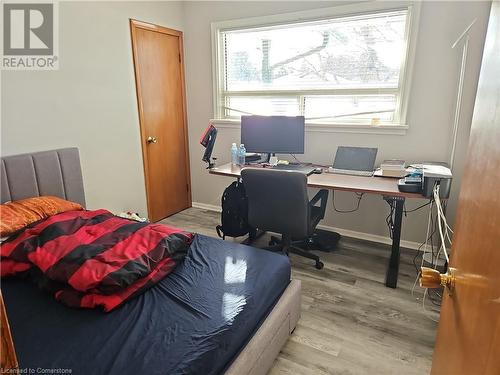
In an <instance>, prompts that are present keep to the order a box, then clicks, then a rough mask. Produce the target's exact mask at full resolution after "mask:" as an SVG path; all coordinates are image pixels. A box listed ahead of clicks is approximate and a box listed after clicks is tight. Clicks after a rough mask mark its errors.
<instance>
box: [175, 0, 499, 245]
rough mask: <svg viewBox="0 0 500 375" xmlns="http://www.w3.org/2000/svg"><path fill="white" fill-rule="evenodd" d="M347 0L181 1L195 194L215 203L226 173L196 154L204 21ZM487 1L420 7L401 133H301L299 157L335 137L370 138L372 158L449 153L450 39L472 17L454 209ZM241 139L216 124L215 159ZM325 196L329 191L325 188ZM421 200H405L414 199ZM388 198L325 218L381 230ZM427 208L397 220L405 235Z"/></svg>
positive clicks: (321, 159) (203, 121)
mask: <svg viewBox="0 0 500 375" xmlns="http://www.w3.org/2000/svg"><path fill="white" fill-rule="evenodd" d="M336 4H345V2H338V3H335V2H244V3H242V2H238V3H237V5H236V3H234V2H189V3H186V4H185V8H184V12H185V13H184V14H185V18H184V24H185V51H186V80H187V97H188V121H189V132H190V140H191V142H190V150H191V174H192V180H193V184H192V186H193V201H194V202H200V203H204V204H210V205H219V204H220V195H221V193H222V191H223V189H224V188H225V186H227V185H228V184H229V182H230V180H229V179H228V178H224V177H218V176H210V175H208V173H207V171H206V170H205V169H204V168H205V166H204V165H203V164H202V163H201V162H200V159H201V156H202V152H203V150H202V148H201V146H200V145H199V144H198V137H199V135H200V134H201V132H202V131H203V129H204V128H205V127H206V125H207V121H208V119H210V118H212V117H213V107H212V101H213V98H212V61H211V56H212V55H211V42H210V24H211V22H214V21H221V20H228V19H236V18H245V17H252V16H260V15H269V14H279V13H285V12H293V11H297V10H301V9H311V8H321V7H328V6H334V5H336ZM489 7H490V4H489V3H487V2H456V3H452V2H425V3H423V4H422V7H421V15H420V25H419V35H418V41H417V50H416V60H415V64H414V70H413V79H412V87H411V93H410V103H409V110H408V123H409V125H410V129H409V130H408V132H407V134H406V135H403V136H401V135H377V134H348V133H319V132H307V133H306V154H305V155H303V156H302V157H301V159H302V160H304V161H312V162H317V163H331V162H332V159H333V156H334V153H335V150H336V148H337V146H338V145H355V146H376V147H378V148H379V153H378V162H380V161H381V160H383V159H387V158H403V159H405V160H407V161H422V160H436V161H447V160H448V155H449V153H450V149H451V134H452V124H453V113H454V105H455V95H456V90H457V85H458V74H459V70H460V57H461V50H452V49H451V44H452V43H453V41H454V40H455V39H456V38H457V37H458V35H460V33H461V32H462V31H463V30H464V28H465V27H466V26H467V25H468V24H469V23H470V22H471V21H472V20H473V19H474V18H476V17H477V19H478V20H477V23H476V25H475V26H474V29H473V30H472V33H471V42H470V51H469V57H468V61H469V63H468V69H467V76H466V81H465V88H464V97H463V110H462V115H463V117H462V121H461V124H460V126H461V131H460V135H459V140H458V149H457V160H456V167H455V170H454V172H455V180H454V183H453V192H452V199H451V202H450V210H449V213H450V215H451V216H454V212H455V207H456V200H457V197H458V194H457V192H458V188H459V184H460V179H461V175H462V167H463V164H464V157H465V150H466V145H467V141H468V133H469V128H470V121H471V117H472V109H473V103H474V97H475V92H476V86H477V79H478V74H479V69H480V61H481V56H482V48H483V43H484V37H485V31H486V26H487V20H488V14H489ZM238 140H239V129H228V128H223V129H220V131H219V135H218V138H217V145H216V148H215V151H214V156H217V157H218V158H219V159H218V163H221V164H222V163H225V162H228V161H229V159H230V157H229V154H230V152H229V149H230V145H231V143H232V142H235V141H238ZM335 197H336V200H335V202H336V204H337V206H338V208H343V209H347V208H350V207H353V205H354V204H355V198H354V196H353V194H351V193H343V192H339V193H336V194H335ZM330 198H331V195H330ZM422 202H423V201H415V202H413V201H412V202H408V203H407V207H408V208H411V207H416V205H417V204H421V203H422ZM387 213H388V206H387V204H385V203H384V202H383V201H382V199H381V198H380V197H378V196H365V197H364V198H363V201H362V202H361V207H360V210H359V211H358V212H355V213H351V214H338V213H335V212H334V211H333V209H331V206H330V205H329V209H328V215H327V217H326V219H325V222H324V223H325V224H326V225H329V226H333V227H340V228H344V229H348V230H352V231H357V232H364V233H368V234H373V235H381V236H387V234H388V231H387V228H386V226H385V221H384V219H385V216H386V215H387ZM425 227H426V213H425V212H424V211H420V212H415V213H412V214H409V216H408V217H407V218H406V219H405V222H404V226H403V235H402V236H403V239H406V240H409V241H416V242H420V241H422V240H423V237H425Z"/></svg>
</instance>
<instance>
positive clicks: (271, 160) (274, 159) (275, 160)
mask: <svg viewBox="0 0 500 375" xmlns="http://www.w3.org/2000/svg"><path fill="white" fill-rule="evenodd" d="M267 162H268V163H269V164H270V165H277V164H278V158H277V157H276V154H274V153H273V154H267Z"/></svg>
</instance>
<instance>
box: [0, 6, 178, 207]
mask: <svg viewBox="0 0 500 375" xmlns="http://www.w3.org/2000/svg"><path fill="white" fill-rule="evenodd" d="M59 15H60V17H59V19H60V24H59V30H60V34H59V52H60V69H59V70H58V71H47V72H41V71H31V72H21V71H3V72H2V73H1V74H2V114H1V119H2V126H1V136H2V137H1V138H2V139H1V148H2V149H1V153H2V155H10V154H17V153H22V152H31V151H39V150H47V149H53V148H59V147H68V146H77V147H79V148H80V154H81V159H82V168H83V174H84V181H85V192H86V196H87V204H88V207H90V208H99V207H105V208H108V209H110V210H112V211H115V212H119V211H123V210H129V209H131V210H134V211H137V212H140V213H141V214H145V213H146V212H147V210H146V197H145V188H144V175H143V167H142V154H141V148H140V147H141V146H140V138H139V120H138V114H137V101H136V94H135V83H134V69H133V61H132V49H131V42H130V29H129V18H135V19H138V20H144V21H148V22H152V23H157V24H160V25H163V26H167V27H170V28H174V29H178V30H182V29H183V22H182V17H183V14H182V4H181V3H179V2H99V3H95V2H93V3H89V2H60V3H59Z"/></svg>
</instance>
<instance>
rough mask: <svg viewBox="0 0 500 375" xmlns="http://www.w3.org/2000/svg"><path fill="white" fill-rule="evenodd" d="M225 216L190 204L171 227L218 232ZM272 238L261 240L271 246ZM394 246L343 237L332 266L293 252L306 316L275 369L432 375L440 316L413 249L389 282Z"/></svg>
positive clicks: (328, 260)
mask: <svg viewBox="0 0 500 375" xmlns="http://www.w3.org/2000/svg"><path fill="white" fill-rule="evenodd" d="M219 221H220V214H219V213H217V212H212V211H206V210H202V209H198V208H190V209H187V210H185V211H183V212H181V213H178V214H176V215H174V216H171V217H169V218H168V219H165V220H164V221H163V222H164V223H166V224H170V225H174V226H177V227H180V228H183V229H186V230H190V231H194V232H197V233H202V234H205V235H209V236H214V237H215V236H216V233H215V229H214V228H215V226H216V225H217V224H219ZM267 240H268V237H264V238H262V239H261V240H260V241H259V242H258V243H257V244H256V245H258V246H259V245H260V246H265V243H266V242H267ZM389 253H390V249H389V247H388V246H386V245H381V244H377V243H372V242H367V241H361V240H356V239H352V238H346V237H344V238H342V239H341V240H340V243H339V246H338V249H337V250H335V251H334V252H331V253H323V252H317V254H319V255H320V256H321V258H322V261H323V262H324V263H325V267H324V268H323V269H322V270H317V269H316V268H314V266H313V262H312V261H310V260H307V259H303V258H301V257H299V256H294V255H292V256H291V262H292V274H293V276H292V277H293V278H296V279H300V280H301V281H302V315H301V318H300V320H299V323H298V325H297V328H296V329H295V331H294V333H293V335H292V336H291V338H290V339H289V340H288V342H287V344H286V345H285V346H284V348H283V349H282V351H281V353H280V355H279V357H278V358H277V360H276V362H275V364H274V367H273V368H272V370H271V371H270V374H272V375H276V374H428V373H429V371H430V366H431V360H432V351H433V347H434V340H435V332H436V326H437V323H436V322H435V321H436V320H437V319H438V317H439V315H438V311H437V309H436V308H435V307H434V306H432V304H431V302H430V301H427V304H426V308H427V310H426V311H424V310H423V307H422V298H421V297H422V290H421V289H420V288H419V287H418V285H417V287H416V288H415V293H414V296H412V294H411V289H412V287H413V283H414V280H415V276H416V275H415V269H414V266H413V263H412V259H413V256H414V254H415V253H414V250H407V249H403V250H402V254H401V266H400V274H399V282H398V288H397V289H390V288H386V287H385V286H384V275H385V268H386V264H387V259H388V257H389Z"/></svg>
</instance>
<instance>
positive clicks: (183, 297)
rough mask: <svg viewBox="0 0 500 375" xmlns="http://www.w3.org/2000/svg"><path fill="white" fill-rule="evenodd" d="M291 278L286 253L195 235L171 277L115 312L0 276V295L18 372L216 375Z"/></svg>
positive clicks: (241, 344)
mask: <svg viewBox="0 0 500 375" xmlns="http://www.w3.org/2000/svg"><path fill="white" fill-rule="evenodd" d="M289 282H290V263H289V260H288V258H287V257H286V256H283V255H280V254H275V253H271V252H268V251H265V250H259V249H255V248H251V247H248V246H244V245H239V244H235V243H231V242H225V241H221V240H218V239H214V238H210V237H206V236H202V235H196V237H195V239H194V241H193V243H192V245H191V247H190V249H189V251H188V255H187V256H186V258H185V260H184V261H183V262H182V263H181V264H179V266H178V267H177V268H176V269H175V270H174V272H172V273H171V274H170V275H169V276H167V277H166V278H165V279H163V280H162V281H160V283H158V284H157V285H156V286H154V287H152V288H151V289H149V290H148V291H146V292H145V293H143V294H142V295H140V296H138V297H136V298H134V299H132V300H130V301H128V302H127V303H125V304H124V305H123V306H122V307H120V308H118V309H117V310H114V311H112V312H110V313H104V312H102V311H99V310H79V309H71V308H68V307H65V306H63V305H61V304H60V303H58V302H56V301H55V300H54V299H53V297H52V296H50V295H48V294H46V293H43V292H41V291H40V290H38V289H37V288H36V287H35V286H34V285H33V284H32V283H30V282H29V281H27V280H18V279H17V280H14V279H12V280H2V293H3V296H4V300H5V305H6V308H7V315H8V318H9V322H10V326H11V330H12V334H13V340H14V345H15V348H16V353H17V356H18V360H19V364H20V367H21V368H33V369H42V370H43V369H51V370H55V371H57V372H56V373H69V372H70V371H71V373H72V374H120V375H126V374H134V375H137V374H186V373H190V374H194V373H196V374H217V373H221V372H223V371H224V370H225V369H226V368H227V367H228V366H229V365H230V363H231V361H232V360H233V359H234V358H235V357H236V356H237V354H238V353H239V351H240V350H241V349H242V348H243V347H244V346H245V344H246V343H247V342H248V340H249V339H250V338H251V337H252V334H253V333H254V332H255V331H256V330H257V328H258V327H259V326H260V324H261V323H262V321H263V320H264V319H265V317H266V316H267V314H268V313H269V312H270V311H271V309H272V307H273V305H274V304H275V302H276V301H277V300H278V299H279V297H280V295H281V294H282V293H283V291H284V290H285V289H286V287H287V285H288V284H289ZM52 373H54V372H52Z"/></svg>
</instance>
